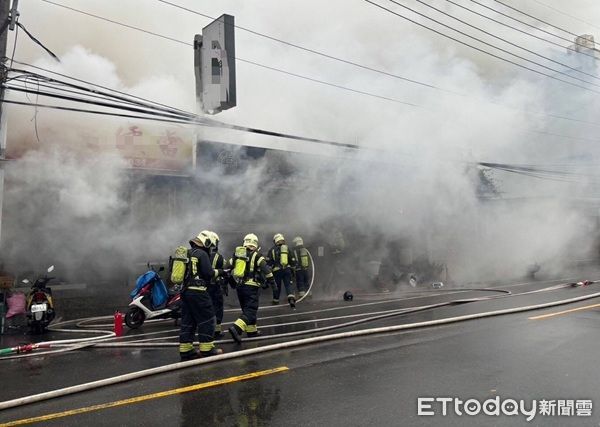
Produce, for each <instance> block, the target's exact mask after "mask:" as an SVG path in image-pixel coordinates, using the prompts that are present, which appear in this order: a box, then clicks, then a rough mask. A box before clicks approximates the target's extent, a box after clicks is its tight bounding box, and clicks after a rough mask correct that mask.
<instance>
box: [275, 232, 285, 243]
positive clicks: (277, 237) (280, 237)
mask: <svg viewBox="0 0 600 427" xmlns="http://www.w3.org/2000/svg"><path fill="white" fill-rule="evenodd" d="M278 242H285V237H283V234H281V233H277V234H276V235H274V236H273V243H275V244H277V243H278Z"/></svg>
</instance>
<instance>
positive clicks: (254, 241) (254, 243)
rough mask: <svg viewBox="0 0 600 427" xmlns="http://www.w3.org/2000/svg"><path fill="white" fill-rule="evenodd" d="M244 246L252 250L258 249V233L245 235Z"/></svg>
mask: <svg viewBox="0 0 600 427" xmlns="http://www.w3.org/2000/svg"><path fill="white" fill-rule="evenodd" d="M244 246H245V247H246V248H248V249H252V250H256V249H258V237H257V236H256V234H253V233H250V234H246V236H245V237H244Z"/></svg>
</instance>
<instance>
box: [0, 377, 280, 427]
mask: <svg viewBox="0 0 600 427" xmlns="http://www.w3.org/2000/svg"><path fill="white" fill-rule="evenodd" d="M287 370H289V368H288V367H287V366H281V367H279V368H273V369H267V370H265V371H257V372H251V373H249V374H244V375H238V376H236V377H229V378H223V379H220V380H216V381H210V382H206V383H202V384H195V385H191V386H187V387H181V388H175V389H172V390H166V391H161V392H158V393H152V394H145V395H142V396H137V397H132V398H129V399H123V400H117V401H115V402H108V403H101V404H99V405H93V406H86V407H84V408H77V409H71V410H69V411H64V412H55V413H53V414H47V415H41V416H39V417H33V418H24V419H21V420H16V421H11V422H8V423H6V424H0V427H8V426H20V425H23V424H31V423H37V422H40V421H48V420H53V419H55V418H62V417H68V416H71V415H79V414H84V413H86V412H92V411H99V410H101V409H108V408H114V407H116V406H123V405H130V404H132V403H140V402H144V401H146V400H151V399H159V398H161V397H168V396H173V395H175V394H181V393H188V392H190V391H196V390H202V389H204V388H210V387H216V386H219V385H223V384H229V383H234V382H238V381H245V380H250V379H254V378H258V377H263V376H265V375H271V374H276V373H279V372H284V371H287Z"/></svg>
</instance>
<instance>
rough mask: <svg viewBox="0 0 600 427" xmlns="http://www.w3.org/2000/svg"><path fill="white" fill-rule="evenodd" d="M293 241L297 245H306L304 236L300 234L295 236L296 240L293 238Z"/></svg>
mask: <svg viewBox="0 0 600 427" xmlns="http://www.w3.org/2000/svg"><path fill="white" fill-rule="evenodd" d="M292 242H294V245H296V246H303V245H304V240H302V237H300V236H296V237H294V240H292Z"/></svg>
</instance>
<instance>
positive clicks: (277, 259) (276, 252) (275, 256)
mask: <svg viewBox="0 0 600 427" xmlns="http://www.w3.org/2000/svg"><path fill="white" fill-rule="evenodd" d="M282 246H285V248H286V249H287V252H285V255H284V256H282V252H283V251H282ZM283 258H285V259H284V261H285V265H283V264H282V259H283ZM267 261H268V263H269V265H270V266H271V268H272V270H273V271H278V270H281V269H283V268H287V267H290V266H292V265H294V255H293V253H292V252H290V250H289V247H288V246H287V245H285V244H283V245H275V246H273V247H272V248H271V249H269V254H268V256H267Z"/></svg>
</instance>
